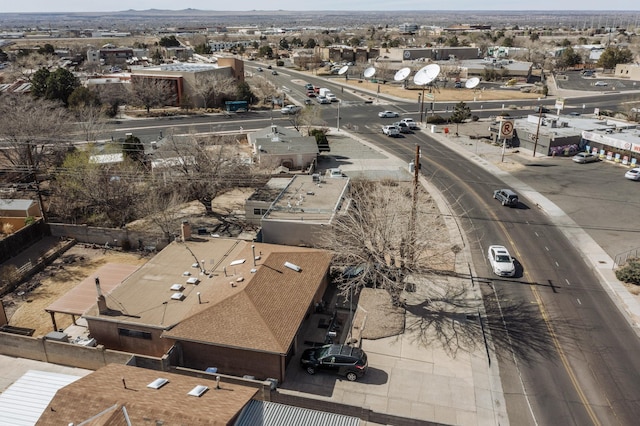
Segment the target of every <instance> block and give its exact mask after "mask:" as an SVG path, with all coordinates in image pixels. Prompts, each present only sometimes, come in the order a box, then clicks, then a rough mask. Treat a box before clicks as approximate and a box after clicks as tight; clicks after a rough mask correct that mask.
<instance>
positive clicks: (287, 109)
mask: <svg viewBox="0 0 640 426" xmlns="http://www.w3.org/2000/svg"><path fill="white" fill-rule="evenodd" d="M301 109H302V108H300V107H299V106H298V105H285V106H283V107H282V108H281V109H280V112H281V113H282V114H297V113H298V112H299V111H300V110H301Z"/></svg>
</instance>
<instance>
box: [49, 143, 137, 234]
mask: <svg viewBox="0 0 640 426" xmlns="http://www.w3.org/2000/svg"><path fill="white" fill-rule="evenodd" d="M119 150H121V147H119V146H116V145H114V146H113V147H111V149H110V150H109V149H107V150H106V152H111V153H116V152H118V151H119ZM93 153H94V151H93V150H91V149H89V150H87V151H76V152H73V153H71V154H69V155H68V156H67V158H66V160H65V161H64V164H63V166H62V167H61V168H60V169H58V171H57V172H56V176H55V177H56V179H55V185H53V199H52V203H51V204H52V206H51V208H52V210H53V211H54V212H55V213H56V214H57V215H59V216H61V217H63V218H64V219H66V220H70V221H72V222H75V221H78V220H81V221H82V222H84V223H88V224H92V225H97V226H109V227H113V226H116V227H120V226H124V225H125V224H126V223H127V222H129V221H131V220H133V219H135V218H136V216H135V209H136V207H135V206H136V205H137V202H138V200H139V199H140V196H141V194H142V193H143V192H144V187H145V185H144V182H145V179H144V171H143V170H141V169H140V168H139V166H138V164H135V163H134V162H133V161H128V160H127V159H126V157H125V159H124V161H122V162H119V163H101V162H100V161H97V160H96V159H95V157H93V158H92V154H93Z"/></svg>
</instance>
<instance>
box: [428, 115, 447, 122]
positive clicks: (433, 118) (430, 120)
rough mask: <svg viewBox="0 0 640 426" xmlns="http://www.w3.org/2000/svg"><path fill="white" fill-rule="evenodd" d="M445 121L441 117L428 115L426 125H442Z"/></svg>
mask: <svg viewBox="0 0 640 426" xmlns="http://www.w3.org/2000/svg"><path fill="white" fill-rule="evenodd" d="M446 122H447V120H446V119H445V118H444V117H442V116H441V115H430V116H428V117H427V123H428V124H443V123H446Z"/></svg>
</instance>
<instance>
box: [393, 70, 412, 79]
mask: <svg viewBox="0 0 640 426" xmlns="http://www.w3.org/2000/svg"><path fill="white" fill-rule="evenodd" d="M409 74H411V69H409V68H400V69H399V70H398V72H396V75H394V76H393V79H394V80H395V81H402V80H404V79H405V78H407V77H409Z"/></svg>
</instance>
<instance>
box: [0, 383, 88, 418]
mask: <svg viewBox="0 0 640 426" xmlns="http://www.w3.org/2000/svg"><path fill="white" fill-rule="evenodd" d="M78 379H80V377H78V376H71V375H69V374H60V373H49V372H45V371H37V370H29V371H27V372H26V373H25V374H24V375H23V376H22V377H20V378H19V379H18V380H16V382H15V383H14V384H13V385H11V386H10V387H9V388H8V389H7V390H6V391H4V392H3V393H2V394H0V413H2V419H1V420H0V423H1V424H2V426H32V425H35V424H36V423H37V422H38V419H39V418H40V416H41V415H42V413H43V411H44V410H45V408H47V405H49V403H50V402H51V400H52V399H53V397H54V396H55V394H56V392H58V390H59V389H62V388H63V387H65V386H67V385H68V384H70V383H73V382H75V381H76V380H78Z"/></svg>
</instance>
